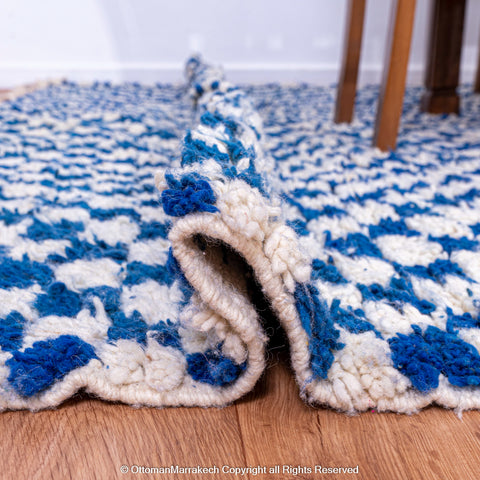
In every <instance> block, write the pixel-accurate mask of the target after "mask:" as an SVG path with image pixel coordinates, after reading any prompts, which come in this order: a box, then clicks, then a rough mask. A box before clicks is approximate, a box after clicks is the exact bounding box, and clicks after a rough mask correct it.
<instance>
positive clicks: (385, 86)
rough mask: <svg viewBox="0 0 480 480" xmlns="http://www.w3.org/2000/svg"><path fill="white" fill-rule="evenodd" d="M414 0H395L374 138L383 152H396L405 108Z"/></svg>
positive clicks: (374, 141) (374, 142)
mask: <svg viewBox="0 0 480 480" xmlns="http://www.w3.org/2000/svg"><path fill="white" fill-rule="evenodd" d="M414 17H415V0H395V1H394V2H393V5H392V17H391V22H390V28H389V34H388V35H389V39H388V45H387V55H386V60H385V65H384V70H383V79H382V84H381V87H380V94H379V99H378V110H377V118H376V122H375V132H374V138H373V144H374V146H376V147H378V148H379V149H380V150H389V149H392V150H393V149H394V148H395V146H396V144H397V132H398V127H399V124H400V116H401V114H402V107H403V95H404V93H405V82H406V79H407V67H408V57H409V55H410V43H411V40H412V30H413V20H414Z"/></svg>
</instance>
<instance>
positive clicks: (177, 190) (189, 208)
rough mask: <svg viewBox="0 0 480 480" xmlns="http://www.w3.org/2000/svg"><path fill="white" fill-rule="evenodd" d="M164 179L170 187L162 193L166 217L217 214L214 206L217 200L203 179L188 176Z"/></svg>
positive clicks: (166, 177) (169, 176) (191, 175)
mask: <svg viewBox="0 0 480 480" xmlns="http://www.w3.org/2000/svg"><path fill="white" fill-rule="evenodd" d="M165 179H166V180H167V183H168V186H169V187H170V188H169V189H167V190H164V191H163V192H162V204H163V209H164V210H165V213H166V214H167V215H171V216H173V217H182V216H184V215H187V214H189V213H193V212H212V213H213V212H218V208H217V207H215V205H214V203H215V202H216V201H217V199H216V197H215V194H214V193H213V190H212V187H211V186H210V184H209V183H208V181H207V180H206V179H205V178H204V177H202V176H200V175H194V174H188V175H185V176H183V177H182V178H181V179H180V180H176V179H175V178H174V177H173V176H172V175H169V174H167V175H166V176H165Z"/></svg>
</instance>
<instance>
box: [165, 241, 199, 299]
mask: <svg viewBox="0 0 480 480" xmlns="http://www.w3.org/2000/svg"><path fill="white" fill-rule="evenodd" d="M166 267H167V270H168V272H169V273H170V276H171V278H172V279H174V280H177V281H178V282H179V286H180V290H181V291H182V293H183V298H184V300H183V304H184V305H185V304H187V303H188V302H189V301H190V298H191V297H192V295H193V291H194V290H193V287H192V285H191V284H190V282H189V281H188V280H187V279H186V277H185V275H184V274H183V271H182V269H181V268H180V265H179V263H178V261H177V259H176V258H175V256H174V255H173V250H172V248H171V247H170V249H169V250H168V259H167V264H166Z"/></svg>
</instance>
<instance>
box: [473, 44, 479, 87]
mask: <svg viewBox="0 0 480 480" xmlns="http://www.w3.org/2000/svg"><path fill="white" fill-rule="evenodd" d="M473 91H474V92H475V93H480V48H479V49H478V61H477V75H476V76H475V84H474V86H473Z"/></svg>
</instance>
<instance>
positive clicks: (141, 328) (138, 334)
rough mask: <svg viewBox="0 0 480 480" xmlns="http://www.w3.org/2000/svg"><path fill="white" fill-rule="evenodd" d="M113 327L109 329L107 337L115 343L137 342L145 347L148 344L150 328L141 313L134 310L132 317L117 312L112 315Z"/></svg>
mask: <svg viewBox="0 0 480 480" xmlns="http://www.w3.org/2000/svg"><path fill="white" fill-rule="evenodd" d="M110 318H111V319H112V326H111V327H110V328H109V329H108V332H107V335H108V338H109V340H110V341H111V342H112V343H113V342H115V341H116V340H120V339H126V340H135V341H137V342H139V343H141V344H143V345H145V343H146V340H147V339H146V334H147V329H148V326H147V324H146V323H145V320H144V319H143V317H142V315H141V313H140V312H138V311H137V310H134V311H133V313H132V315H131V316H130V317H127V316H126V315H125V313H124V312H122V311H116V312H115V313H113V314H112V315H110Z"/></svg>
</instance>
